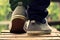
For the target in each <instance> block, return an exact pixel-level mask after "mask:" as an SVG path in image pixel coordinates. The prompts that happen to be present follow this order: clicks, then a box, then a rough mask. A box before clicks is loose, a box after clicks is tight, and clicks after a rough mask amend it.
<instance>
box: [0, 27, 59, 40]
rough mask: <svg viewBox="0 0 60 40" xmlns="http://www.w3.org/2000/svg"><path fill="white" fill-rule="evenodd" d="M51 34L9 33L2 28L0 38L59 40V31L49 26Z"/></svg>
mask: <svg viewBox="0 0 60 40" xmlns="http://www.w3.org/2000/svg"><path fill="white" fill-rule="evenodd" d="M50 28H51V30H52V32H51V34H44V35H33V36H30V35H28V34H27V33H24V34H13V33H9V30H4V31H2V32H1V33H0V40H60V32H59V31H57V30H56V29H55V28H53V27H50Z"/></svg>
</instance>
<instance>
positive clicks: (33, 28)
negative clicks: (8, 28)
mask: <svg viewBox="0 0 60 40" xmlns="http://www.w3.org/2000/svg"><path fill="white" fill-rule="evenodd" d="M49 27H50V26H49V25H48V23H47V21H46V23H45V24H42V23H40V24H38V23H36V22H35V21H34V20H32V21H27V22H26V23H25V25H24V30H25V31H26V32H27V34H50V33H51V29H50V28H49Z"/></svg>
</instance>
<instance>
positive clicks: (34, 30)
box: [25, 0, 51, 34]
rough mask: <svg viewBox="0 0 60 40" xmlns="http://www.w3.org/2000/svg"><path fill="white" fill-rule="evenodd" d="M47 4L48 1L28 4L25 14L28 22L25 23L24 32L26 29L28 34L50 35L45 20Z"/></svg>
mask: <svg viewBox="0 0 60 40" xmlns="http://www.w3.org/2000/svg"><path fill="white" fill-rule="evenodd" d="M49 4H50V0H34V1H33V2H31V3H30V4H29V8H28V10H27V12H28V17H29V20H30V21H27V22H26V24H25V30H26V29H27V30H26V31H27V33H28V34H44V33H49V34H50V33H51V30H50V28H49V25H48V23H47V21H46V19H45V18H46V16H47V15H48V11H47V10H46V8H47V7H48V6H49ZM26 25H28V26H26Z"/></svg>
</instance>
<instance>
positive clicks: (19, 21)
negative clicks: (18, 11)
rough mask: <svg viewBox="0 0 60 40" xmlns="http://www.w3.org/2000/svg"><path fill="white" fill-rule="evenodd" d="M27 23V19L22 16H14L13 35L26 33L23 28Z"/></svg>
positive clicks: (12, 21) (11, 26) (11, 25)
mask: <svg viewBox="0 0 60 40" xmlns="http://www.w3.org/2000/svg"><path fill="white" fill-rule="evenodd" d="M24 23H25V17H24V16H22V15H14V17H13V18H12V20H11V23H10V25H9V26H10V32H11V33H25V31H24V30H23V26H24Z"/></svg>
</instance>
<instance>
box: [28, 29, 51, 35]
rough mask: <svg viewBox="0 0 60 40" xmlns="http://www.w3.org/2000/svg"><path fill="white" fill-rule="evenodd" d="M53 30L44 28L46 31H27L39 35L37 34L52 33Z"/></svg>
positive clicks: (29, 33)
mask: <svg viewBox="0 0 60 40" xmlns="http://www.w3.org/2000/svg"><path fill="white" fill-rule="evenodd" d="M50 33H51V30H44V31H27V34H28V35H37V34H50Z"/></svg>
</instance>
